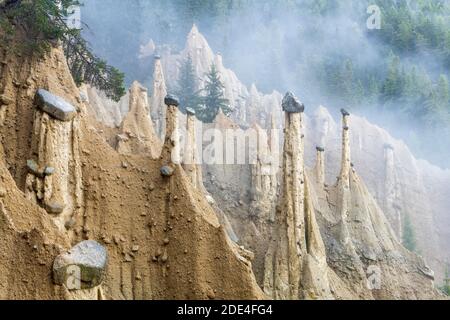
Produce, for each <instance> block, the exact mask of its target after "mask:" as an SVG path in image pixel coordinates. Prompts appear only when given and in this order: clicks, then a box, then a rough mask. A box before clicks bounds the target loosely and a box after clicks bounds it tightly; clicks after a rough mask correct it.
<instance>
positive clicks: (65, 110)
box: [36, 89, 77, 121]
mask: <svg viewBox="0 0 450 320" xmlns="http://www.w3.org/2000/svg"><path fill="white" fill-rule="evenodd" d="M36 103H37V106H38V107H39V108H40V109H41V110H42V111H44V112H45V113H48V114H49V115H50V116H51V117H53V118H55V119H58V120H61V121H70V120H72V119H73V118H74V117H75V116H76V114H77V110H76V109H75V107H74V106H73V105H71V104H70V103H68V102H67V101H66V100H64V99H63V98H61V97H58V96H56V95H54V94H52V93H50V92H48V91H47V90H44V89H39V90H38V91H37V93H36Z"/></svg>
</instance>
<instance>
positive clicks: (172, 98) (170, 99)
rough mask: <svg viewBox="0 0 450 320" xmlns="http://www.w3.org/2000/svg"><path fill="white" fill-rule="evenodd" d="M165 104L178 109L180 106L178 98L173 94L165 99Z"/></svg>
mask: <svg viewBox="0 0 450 320" xmlns="http://www.w3.org/2000/svg"><path fill="white" fill-rule="evenodd" d="M164 103H165V104H166V105H168V106H174V107H178V106H179V105H180V102H179V100H178V97H176V96H174V95H173V94H168V95H167V96H166V97H165V98H164Z"/></svg>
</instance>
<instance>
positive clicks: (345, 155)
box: [339, 109, 351, 189]
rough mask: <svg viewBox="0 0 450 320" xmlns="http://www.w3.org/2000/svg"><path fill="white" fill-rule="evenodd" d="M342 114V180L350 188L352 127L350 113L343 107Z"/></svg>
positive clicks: (345, 186)
mask: <svg viewBox="0 0 450 320" xmlns="http://www.w3.org/2000/svg"><path fill="white" fill-rule="evenodd" d="M341 114H342V160H341V173H340V177H339V178H340V180H341V181H342V185H343V186H344V188H347V189H348V188H350V169H351V158H350V128H349V117H350V113H349V112H348V111H347V110H345V109H341Z"/></svg>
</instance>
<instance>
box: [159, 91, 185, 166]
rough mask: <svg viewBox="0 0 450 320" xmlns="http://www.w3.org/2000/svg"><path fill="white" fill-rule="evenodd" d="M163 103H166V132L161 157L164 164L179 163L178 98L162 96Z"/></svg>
mask: <svg viewBox="0 0 450 320" xmlns="http://www.w3.org/2000/svg"><path fill="white" fill-rule="evenodd" d="M164 103H165V104H166V105H167V110H166V112H165V114H166V123H165V126H166V134H165V139H164V146H163V149H162V153H161V159H162V160H163V161H164V162H166V164H179V163H180V148H179V132H178V106H179V102H178V98H177V97H176V96H174V95H171V94H169V95H167V96H166V97H165V98H164Z"/></svg>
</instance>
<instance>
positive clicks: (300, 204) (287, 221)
mask: <svg viewBox="0 0 450 320" xmlns="http://www.w3.org/2000/svg"><path fill="white" fill-rule="evenodd" d="M282 107H283V111H284V112H285V139H284V147H283V166H282V170H283V171H282V195H281V202H280V204H279V210H278V212H277V219H276V220H277V221H276V230H275V235H276V239H275V241H276V242H275V243H274V246H273V247H271V248H270V249H269V253H268V257H267V260H266V278H265V283H264V289H265V290H266V292H267V293H268V294H270V295H272V296H273V297H274V298H275V299H298V298H299V283H300V277H301V270H302V257H303V255H304V254H305V253H306V247H305V245H306V241H305V230H304V228H305V204H304V196H305V194H304V192H305V190H304V181H305V177H304V159H303V142H302V140H303V135H302V120H303V111H304V109H305V107H304V105H303V104H302V103H300V102H299V100H298V99H297V98H296V97H295V96H294V95H293V94H292V93H290V92H288V93H287V94H286V96H285V97H284V99H283V103H282ZM280 247H283V248H286V249H283V250H279V249H278V248H280ZM279 261H285V263H282V264H280V263H279Z"/></svg>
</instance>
